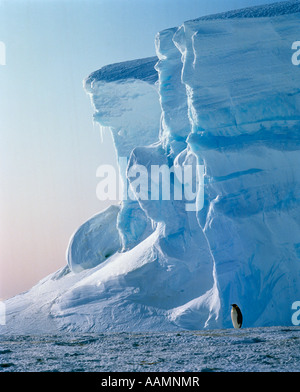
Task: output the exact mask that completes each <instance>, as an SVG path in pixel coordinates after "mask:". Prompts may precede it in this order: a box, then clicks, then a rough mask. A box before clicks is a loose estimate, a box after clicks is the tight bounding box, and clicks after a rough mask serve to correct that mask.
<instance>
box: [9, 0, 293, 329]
mask: <svg viewBox="0 0 300 392" xmlns="http://www.w3.org/2000/svg"><path fill="white" fill-rule="evenodd" d="M299 21H300V3H299V1H296V2H295V1H292V2H282V3H276V4H273V5H268V6H261V7H253V8H247V9H244V10H238V11H232V12H229V13H224V14H218V15H213V16H208V17H204V18H199V19H195V20H192V21H188V22H185V23H184V24H183V25H182V26H179V27H178V28H177V27H176V28H171V29H167V30H165V31H162V32H160V33H158V34H157V36H156V49H157V58H156V57H154V58H148V59H142V60H135V61H130V62H125V63H119V64H113V65H110V66H107V67H104V68H102V69H101V70H99V71H96V72H94V73H93V74H92V75H90V76H89V77H88V78H87V79H86V81H85V88H86V90H87V92H88V93H89V94H90V96H91V100H92V104H93V106H94V109H95V114H94V120H95V121H97V122H99V124H100V125H101V126H103V127H106V129H109V130H110V131H111V132H112V135H113V139H114V143H115V147H116V152H117V155H118V157H125V158H126V159H128V166H127V171H126V170H121V175H122V179H123V182H124V184H126V187H125V188H127V187H128V186H129V185H130V184H131V185H132V183H133V180H134V179H133V178H132V177H131V176H130V175H129V173H130V170H131V169H135V168H137V167H138V166H139V165H143V166H144V167H146V168H147V169H149V168H150V167H151V165H166V166H168V167H172V166H176V165H177V166H178V167H181V168H182V167H184V166H185V165H187V164H188V163H192V164H193V165H196V164H198V165H199V164H200V165H203V166H204V173H205V177H204V208H203V209H201V210H200V211H198V212H195V211H187V210H186V208H185V207H186V203H185V202H186V200H176V199H175V197H174V194H173V193H172V194H171V200H141V199H138V198H137V199H136V200H130V199H128V198H127V200H125V198H124V201H123V202H122V206H121V210H120V212H119V213H116V214H113V217H112V219H111V220H110V221H109V223H108V222H107V225H106V224H105V225H102V222H106V220H107V211H106V212H103V213H100V214H99V215H97V216H96V217H92V218H91V220H90V221H89V222H86V223H85V224H84V225H83V226H82V227H81V228H79V230H78V232H77V233H75V234H74V236H73V240H72V241H71V243H70V247H69V253H68V254H69V266H70V268H71V270H72V271H70V269H69V267H66V268H64V269H63V270H62V271H58V272H57V273H55V274H53V275H51V276H49V277H47V278H45V279H44V280H43V281H42V282H40V283H39V284H37V285H36V286H35V287H33V288H32V289H31V290H30V291H29V292H28V293H25V294H22V295H19V296H17V297H15V298H12V299H10V300H8V301H7V302H6V307H7V325H6V326H5V327H3V328H2V329H1V330H2V331H5V332H11V333H19V332H20V331H23V332H24V333H31V332H33V331H39V330H42V331H46V332H51V333H52V332H55V331H89V332H101V331H108V330H109V331H149V330H152V331H153V330H156V331H163V330H169V331H172V330H176V329H178V328H180V329H182V328H185V329H192V330H198V329H203V328H210V329H211V328H227V327H229V326H231V321H230V304H231V303H237V304H238V305H239V306H240V307H241V309H242V312H243V315H244V325H243V326H244V327H246V328H247V327H254V326H259V327H261V326H272V325H290V324H291V315H292V313H291V305H292V303H293V302H294V301H297V300H299V299H300V285H299V280H300V262H299V261H300V260H299V256H300V253H299V248H300V227H299V223H300V219H299V218H300V205H299V200H300V174H299V173H300V171H299V166H300V154H299V145H300V144H299V141H300V136H299V135H300V133H299V130H300V114H299V113H300V94H299V86H300V70H299V67H296V66H294V65H293V64H292V62H291V56H292V51H291V45H292V43H293V42H294V41H295V40H297V39H299V34H300V29H299ZM157 78H158V79H157ZM157 80H158V81H157ZM123 169H124V168H123ZM202 190H203V189H202ZM198 192H200V190H199V189H198ZM115 212H116V211H115ZM109 233H111V240H110V241H107V240H106V238H107V235H108V234H109ZM118 239H119V241H120V243H118ZM86 240H87V242H86ZM112 253H113V254H112ZM97 255H99V257H98V256H97ZM109 255H111V256H110V257H108V256H109Z"/></svg>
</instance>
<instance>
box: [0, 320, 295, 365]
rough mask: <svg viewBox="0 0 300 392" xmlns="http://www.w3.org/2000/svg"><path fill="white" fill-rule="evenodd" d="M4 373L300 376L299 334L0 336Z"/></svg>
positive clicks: (278, 330) (277, 330)
mask: <svg viewBox="0 0 300 392" xmlns="http://www.w3.org/2000/svg"><path fill="white" fill-rule="evenodd" d="M0 345H1V349H0V371H3V372H15V371H26V372H28V371H37V372H45V371H46V372H47V371H48V372H55V371H59V372H71V371H73V372H226V371H238V372H258V371H276V372H279V371H287V372H298V371H299V370H300V365H299V363H300V328H299V327H265V328H249V329H242V330H234V329H226V330H211V331H178V332H155V333H107V334H106V333H103V334H74V335H73V334H58V335H31V336H26V335H14V336H3V335H2V336H0Z"/></svg>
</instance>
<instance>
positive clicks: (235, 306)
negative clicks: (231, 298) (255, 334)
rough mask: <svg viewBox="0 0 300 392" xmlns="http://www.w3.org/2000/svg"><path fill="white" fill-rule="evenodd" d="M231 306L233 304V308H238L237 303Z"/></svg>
mask: <svg viewBox="0 0 300 392" xmlns="http://www.w3.org/2000/svg"><path fill="white" fill-rule="evenodd" d="M230 306H232V307H233V308H235V309H236V308H238V306H237V304H231V305H230Z"/></svg>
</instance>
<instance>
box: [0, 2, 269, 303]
mask: <svg viewBox="0 0 300 392" xmlns="http://www.w3.org/2000/svg"><path fill="white" fill-rule="evenodd" d="M271 2H273V1H268V0H265V1H264V0H260V1H259V0H0V42H3V43H4V44H5V47H6V65H4V66H3V65H0V299H5V298H9V297H11V296H13V295H15V294H18V293H20V292H22V291H25V290H28V289H29V288H30V287H32V285H34V284H35V283H37V282H38V281H39V280H40V279H42V278H44V277H45V276H46V275H48V274H49V273H52V272H55V271H56V270H57V269H58V268H60V267H62V266H64V265H65V264H66V260H65V252H66V248H67V245H68V241H69V238H70V236H71V235H72V233H73V232H74V231H75V230H76V228H77V227H78V226H79V225H80V224H81V223H83V222H84V221H86V220H87V219H88V218H89V217H91V216H92V215H94V214H95V213H97V212H99V211H101V210H102V209H104V208H105V207H106V206H107V204H104V203H103V202H102V203H101V202H100V201H99V200H97V197H96V186H97V183H98V181H99V180H98V179H97V178H96V170H97V167H98V166H99V165H101V164H110V163H111V164H114V163H115V157H114V150H113V147H112V142H111V139H110V137H109V135H104V140H103V142H101V139H100V136H99V128H98V127H97V126H94V125H93V122H92V114H93V110H92V107H91V104H90V100H89V97H88V96H87V94H86V93H85V92H84V90H83V88H82V81H83V79H84V78H85V77H86V76H88V75H89V74H90V73H91V72H93V71H95V70H97V69H99V68H101V67H102V66H104V65H107V64H111V63H115V62H120V61H126V60H133V59H135V58H143V57H148V56H153V55H155V47H154V38H155V34H156V33H157V32H158V31H160V30H163V29H165V28H168V27H173V26H178V25H180V24H181V23H182V22H184V21H185V20H189V19H195V18H197V17H199V16H202V15H207V14H212V13H216V12H222V11H226V10H230V9H236V8H242V7H245V6H249V5H257V4H263V3H271Z"/></svg>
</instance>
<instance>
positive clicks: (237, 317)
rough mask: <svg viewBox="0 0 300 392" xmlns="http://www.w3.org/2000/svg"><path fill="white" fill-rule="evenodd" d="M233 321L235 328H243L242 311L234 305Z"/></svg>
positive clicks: (232, 309)
mask: <svg viewBox="0 0 300 392" xmlns="http://www.w3.org/2000/svg"><path fill="white" fill-rule="evenodd" d="M231 306H232V308H231V320H232V324H233V326H234V328H241V326H242V323H243V316H242V312H241V309H240V308H239V307H238V306H237V305H236V304H232V305H231Z"/></svg>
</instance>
